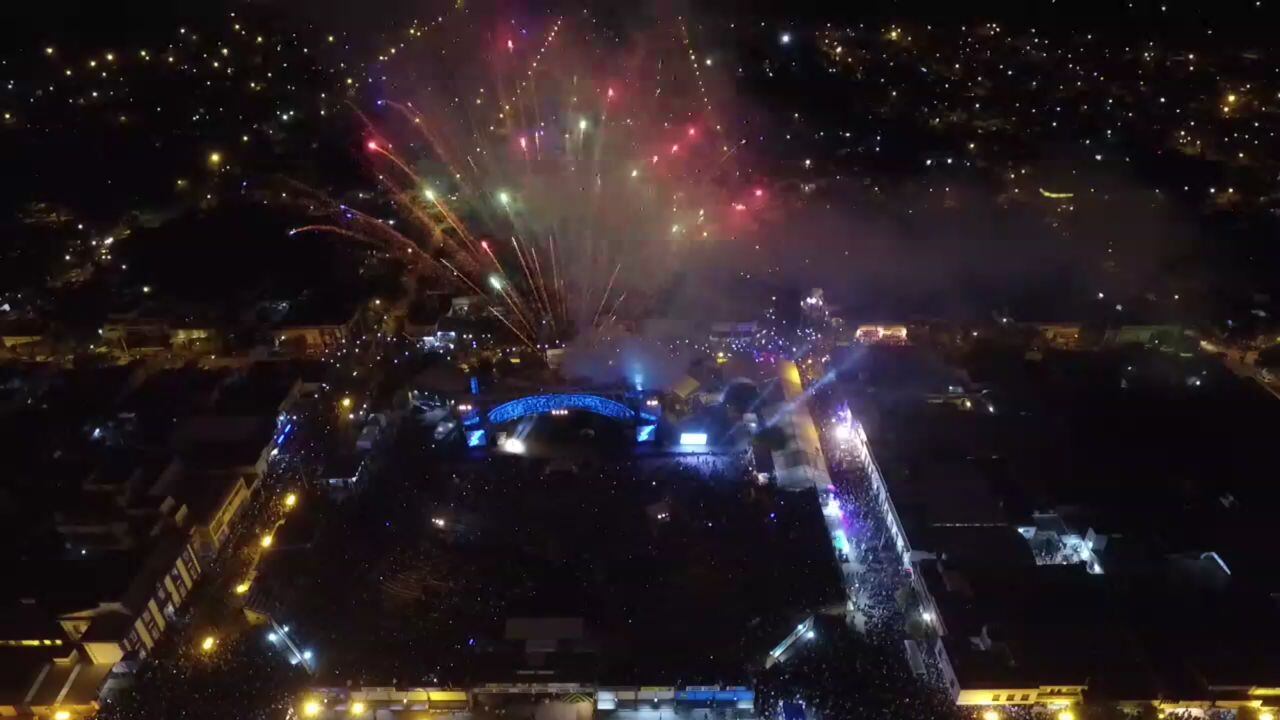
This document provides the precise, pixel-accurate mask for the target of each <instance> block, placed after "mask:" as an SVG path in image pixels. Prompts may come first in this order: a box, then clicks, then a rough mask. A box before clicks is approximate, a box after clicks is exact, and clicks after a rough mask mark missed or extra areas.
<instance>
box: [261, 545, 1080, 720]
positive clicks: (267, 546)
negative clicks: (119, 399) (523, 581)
mask: <svg viewBox="0 0 1280 720" xmlns="http://www.w3.org/2000/svg"><path fill="white" fill-rule="evenodd" d="M275 541H276V539H275V538H274V537H272V536H271V535H263V536H262V541H261V543H262V547H264V548H269V547H271V543H273V542H275ZM1067 720H1070V718H1068V719H1067Z"/></svg>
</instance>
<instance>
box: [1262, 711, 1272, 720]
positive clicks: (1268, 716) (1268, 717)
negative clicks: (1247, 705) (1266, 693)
mask: <svg viewBox="0 0 1280 720" xmlns="http://www.w3.org/2000/svg"><path fill="white" fill-rule="evenodd" d="M1258 720H1276V716H1275V713H1273V712H1271V711H1270V710H1263V711H1262V712H1260V713H1258Z"/></svg>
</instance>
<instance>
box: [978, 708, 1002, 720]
mask: <svg viewBox="0 0 1280 720" xmlns="http://www.w3.org/2000/svg"><path fill="white" fill-rule="evenodd" d="M982 720H1000V712H999V711H998V710H994V709H987V710H983V711H982Z"/></svg>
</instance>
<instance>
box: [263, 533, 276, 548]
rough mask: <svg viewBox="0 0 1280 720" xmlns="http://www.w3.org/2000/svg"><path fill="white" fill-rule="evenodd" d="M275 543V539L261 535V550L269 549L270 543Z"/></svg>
mask: <svg viewBox="0 0 1280 720" xmlns="http://www.w3.org/2000/svg"><path fill="white" fill-rule="evenodd" d="M275 541H276V539H275V538H274V537H272V536H271V535H263V536H262V541H261V542H262V547H263V548H269V547H271V543H273V542H275Z"/></svg>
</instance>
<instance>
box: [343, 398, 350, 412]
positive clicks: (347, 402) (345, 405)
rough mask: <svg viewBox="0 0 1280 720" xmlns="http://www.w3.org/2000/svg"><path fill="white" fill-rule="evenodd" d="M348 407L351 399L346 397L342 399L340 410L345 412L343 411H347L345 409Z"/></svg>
mask: <svg viewBox="0 0 1280 720" xmlns="http://www.w3.org/2000/svg"><path fill="white" fill-rule="evenodd" d="M349 407H351V397H350V396H347V397H344V398H342V409H344V410H345V409H347V408H349Z"/></svg>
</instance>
